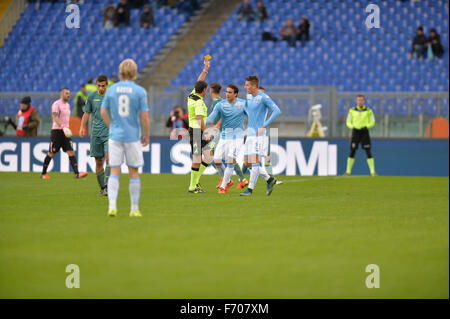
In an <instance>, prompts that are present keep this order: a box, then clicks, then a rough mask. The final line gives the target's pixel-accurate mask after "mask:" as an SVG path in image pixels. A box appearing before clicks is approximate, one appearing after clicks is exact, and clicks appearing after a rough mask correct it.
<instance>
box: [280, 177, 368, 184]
mask: <svg viewBox="0 0 450 319" xmlns="http://www.w3.org/2000/svg"><path fill="white" fill-rule="evenodd" d="M358 177H369V176H329V177H326V176H324V177H317V178H302V179H288V180H282V179H280V181H282V182H283V184H284V183H298V182H309V181H323V180H330V179H341V178H358Z"/></svg>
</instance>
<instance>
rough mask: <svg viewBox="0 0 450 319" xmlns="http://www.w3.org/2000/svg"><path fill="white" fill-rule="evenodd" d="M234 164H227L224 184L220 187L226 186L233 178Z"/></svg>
mask: <svg viewBox="0 0 450 319" xmlns="http://www.w3.org/2000/svg"><path fill="white" fill-rule="evenodd" d="M233 170H234V165H233V164H227V168H226V169H225V174H224V177H223V180H222V185H220V188H225V187H226V185H228V183H229V182H230V180H231V175H233Z"/></svg>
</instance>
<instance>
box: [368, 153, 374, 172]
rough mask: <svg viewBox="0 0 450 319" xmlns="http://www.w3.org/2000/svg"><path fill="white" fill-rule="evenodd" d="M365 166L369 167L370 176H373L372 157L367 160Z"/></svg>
mask: <svg viewBox="0 0 450 319" xmlns="http://www.w3.org/2000/svg"><path fill="white" fill-rule="evenodd" d="M367 165H369V169H370V174H371V175H374V174H375V162H374V159H373V157H371V158H368V159H367Z"/></svg>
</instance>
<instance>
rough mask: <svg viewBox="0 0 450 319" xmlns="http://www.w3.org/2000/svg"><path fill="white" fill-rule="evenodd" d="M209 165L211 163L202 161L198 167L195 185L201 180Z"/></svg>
mask: <svg viewBox="0 0 450 319" xmlns="http://www.w3.org/2000/svg"><path fill="white" fill-rule="evenodd" d="M208 165H209V164H206V163H205V162H202V164H201V165H200V168H199V169H198V174H197V179H196V180H195V185H197V184H198V182H199V181H200V177H202V174H203V172H204V171H205V169H206V168H207V167H208Z"/></svg>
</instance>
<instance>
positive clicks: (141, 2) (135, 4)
mask: <svg viewBox="0 0 450 319" xmlns="http://www.w3.org/2000/svg"><path fill="white" fill-rule="evenodd" d="M128 1H129V5H130V9H141V8H142V7H143V6H145V5H147V4H148V1H147V0H128Z"/></svg>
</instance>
